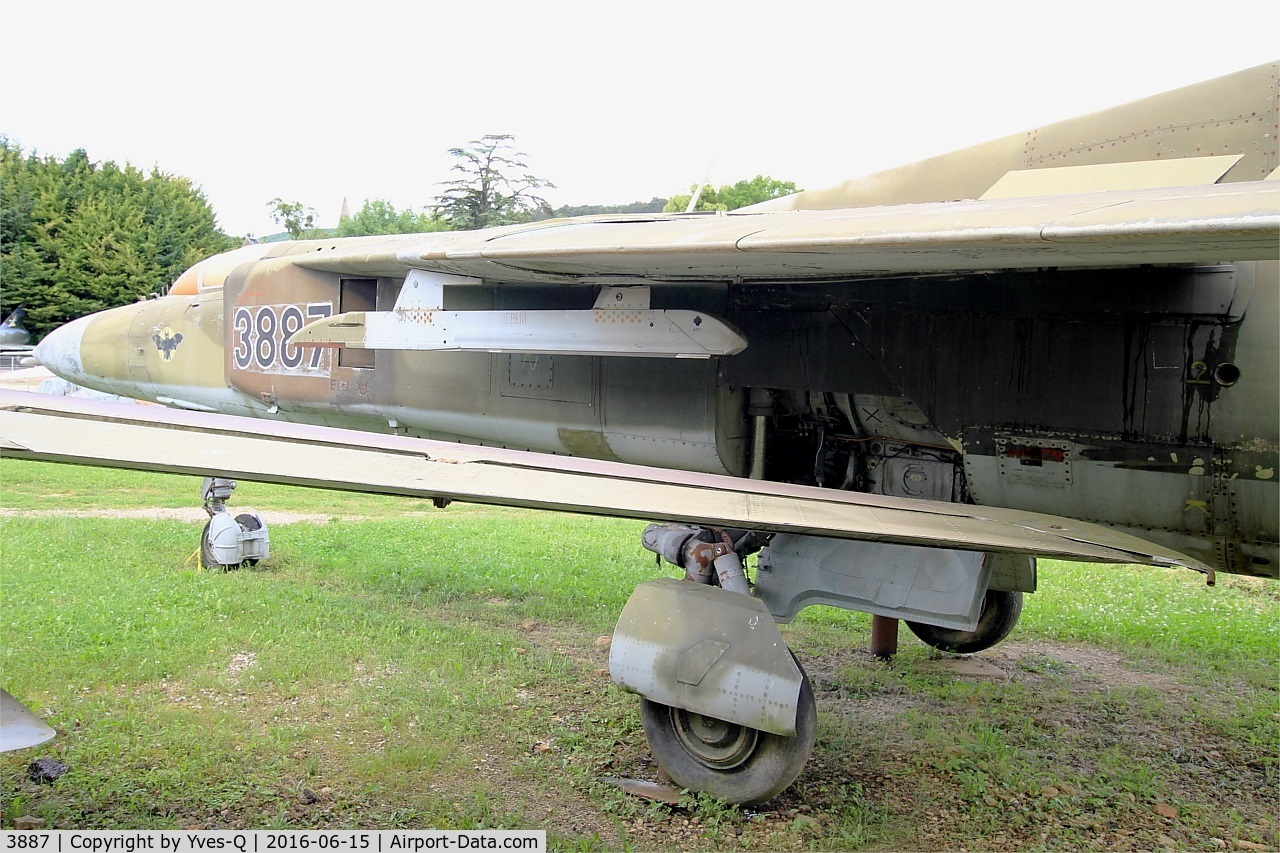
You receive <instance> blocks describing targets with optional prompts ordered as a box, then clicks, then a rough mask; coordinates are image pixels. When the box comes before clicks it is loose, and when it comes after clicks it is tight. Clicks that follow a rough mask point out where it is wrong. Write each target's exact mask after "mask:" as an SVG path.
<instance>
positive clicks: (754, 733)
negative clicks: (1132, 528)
mask: <svg viewBox="0 0 1280 853" xmlns="http://www.w3.org/2000/svg"><path fill="white" fill-rule="evenodd" d="M643 544H644V546H645V548H647V549H649V550H650V551H653V552H654V553H656V554H658V555H660V557H662V558H664V559H666V560H667V561H668V562H670V563H673V564H675V565H677V566H679V567H680V568H682V569H684V572H685V577H684V579H683V580H676V579H674V578H661V579H659V580H654V581H649V582H648V583H643V584H641V585H640V586H638V587H637V588H636V591H635V592H634V593H633V594H632V596H631V598H630V600H628V601H627V605H626V607H624V608H623V611H622V616H621V617H620V618H619V620H618V626H617V628H616V629H615V631H614V635H613V644H612V646H611V647H610V657H609V670H610V674H611V675H612V677H613V680H614V683H616V684H617V685H618V686H619V687H621V688H623V689H624V690H628V691H630V692H632V693H638V694H640V696H641V702H640V716H641V719H642V721H643V723H644V732H645V736H646V737H647V738H648V741H649V747H650V749H651V750H652V752H653V757H654V759H655V760H656V761H657V763H658V766H659V767H661V768H662V769H663V770H664V771H665V772H666V774H667V775H668V776H669V777H670V778H671V781H672V782H673V783H674V784H676V785H678V786H680V787H681V788H687V789H689V790H692V791H700V792H705V793H708V794H711V795H713V796H716V797H719V798H721V799H723V800H725V801H727V802H729V803H734V804H742V805H759V804H761V803H764V802H767V801H768V800H770V799H772V798H773V797H775V796H777V795H778V794H779V793H781V792H782V791H783V790H784V789H786V787H787V786H788V785H790V784H791V783H792V782H793V781H795V779H796V778H797V777H798V776H799V775H800V773H801V771H802V770H803V769H804V765H805V763H806V762H807V761H808V759H809V754H810V752H811V751H812V750H813V744H814V740H815V738H816V734H817V708H816V706H815V703H814V696H813V688H812V686H811V685H810V683H809V678H808V676H807V675H806V674H805V672H804V670H803V668H801V666H800V663H799V662H798V661H797V660H796V659H795V656H794V655H792V654H791V652H790V650H788V649H787V646H786V643H785V641H784V640H783V639H782V635H781V634H780V633H779V632H778V623H779V622H787V621H790V620H791V619H792V618H793V617H794V616H795V614H796V613H798V612H799V611H800V610H801V609H802V608H804V607H806V606H808V605H810V604H826V605H832V606H836V607H843V608H846V609H852V610H864V611H869V612H871V613H874V614H876V615H878V616H883V617H887V618H889V619H893V620H897V619H903V620H906V621H907V625H908V627H909V628H910V629H911V630H912V631H913V632H914V633H915V634H916V636H918V637H920V639H922V640H924V641H925V642H926V643H928V644H929V645H932V646H935V647H936V648H940V649H947V650H951V651H957V652H961V653H968V652H974V651H979V650H981V649H985V648H988V647H990V646H992V645H994V644H995V643H997V642H999V641H1000V640H1002V639H1004V637H1005V636H1007V635H1008V633H1009V631H1011V630H1012V629H1013V626H1014V624H1015V623H1016V622H1017V621H1018V616H1019V614H1020V613H1021V610H1022V593H1021V592H1013V591H1006V590H1004V589H993V588H992V586H993V585H996V586H1017V587H1022V588H1029V589H1034V561H1032V560H1030V559H1029V558H1016V557H1010V556H1009V555H999V554H983V553H980V552H964V551H952V550H946V549H935V548H921V547H917V546H901V545H890V544H887V543H877V542H856V541H849V540H833V539H824V538H819V537H812V536H802V535H796V534H777V535H775V536H773V537H772V538H771V539H770V540H769V543H768V546H767V548H764V549H763V550H762V547H763V543H762V542H761V541H760V539H759V538H757V536H756V535H755V534H754V533H751V532H748V531H741V530H722V529H719V528H701V527H692V526H686V525H678V524H665V525H657V524H654V525H650V526H649V527H648V528H647V529H646V530H645V532H644V537H643ZM756 551H762V553H761V554H760V558H759V561H758V563H757V572H756V584H755V585H754V586H753V585H752V584H750V583H749V582H748V581H747V578H746V575H745V573H744V572H743V566H742V558H743V557H744V556H746V555H748V554H751V553H755V552H756ZM895 624H896V623H895Z"/></svg>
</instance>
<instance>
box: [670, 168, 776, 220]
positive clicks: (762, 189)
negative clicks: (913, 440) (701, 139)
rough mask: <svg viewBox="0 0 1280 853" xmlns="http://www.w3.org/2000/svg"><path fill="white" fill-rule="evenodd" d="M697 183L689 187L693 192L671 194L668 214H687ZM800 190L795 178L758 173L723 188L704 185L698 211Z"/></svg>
mask: <svg viewBox="0 0 1280 853" xmlns="http://www.w3.org/2000/svg"><path fill="white" fill-rule="evenodd" d="M697 190H698V187H697V185H696V184H695V185H693V186H691V187H689V192H687V193H681V194H679V195H674V196H672V197H671V201H669V202H667V206H666V207H664V208H663V210H664V211H665V212H667V213H683V212H684V210H685V208H687V207H688V206H689V199H691V198H693V194H694V193H695V192H697ZM794 192H799V190H797V189H796V185H795V182H793V181H780V180H778V179H777V178H769V177H766V176H764V175H756V176H755V177H754V178H751V179H750V180H745V181H738V182H737V183H736V184H722V185H721V186H720V187H718V188H716V187H711V186H707V187H704V188H703V190H702V194H701V195H700V196H698V204H697V206H696V207H694V210H737V209H738V208H740V207H746V206H748V205H752V204H758V203H760V202H762V201H768V200H769V199H772V198H780V197H782V196H784V195H791V194H792V193H794Z"/></svg>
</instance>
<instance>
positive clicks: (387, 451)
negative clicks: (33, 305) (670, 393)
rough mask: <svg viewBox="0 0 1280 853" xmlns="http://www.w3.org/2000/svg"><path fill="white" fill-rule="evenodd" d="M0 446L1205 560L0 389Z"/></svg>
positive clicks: (930, 516) (774, 488)
mask: <svg viewBox="0 0 1280 853" xmlns="http://www.w3.org/2000/svg"><path fill="white" fill-rule="evenodd" d="M0 450H3V452H4V454H5V455H7V456H12V457H16V458H25V459H38V460H45V461H54V462H69V463H74V464H83V465H96V466H103V467H115V468H133V469H138V470H153V471H168V472H175V473H187V474H196V475H208V474H211V473H216V474H218V475H220V476H226V477H236V478H242V479H246V480H257V481H261V482H274V483H287V484H294V485H303V486H313V487H319V488H328V489H338V490H343V491H358V492H374V493H382V494H398V495H405V496H411V497H445V498H451V499H456V500H461V501H468V502H474V503H487V504H499V505H505V506H519V507H531V508H536V509H547V510H558V511H567V512H580V513H586V514H592V515H605V516H617V517H624V518H637V519H652V520H661V521H683V522H690V523H697V524H704V525H718V526H732V527H746V528H752V529H756V530H762V531H769V532H787V533H801V534H809V535H815V536H824V537H831V538H837V539H867V540H874V541H880V542H890V543H900V544H912V545H925V546H932V547H943V548H959V549H967V550H982V551H1000V552H1009V553H1020V554H1030V555H1034V556H1041V557H1058V558H1064V559H1070V560H1088V561H1099V562H1114V563H1145V564H1150V565H1164V566H1170V565H1181V566H1186V567H1188V568H1192V569H1195V570H1197V571H1201V572H1205V573H1206V574H1209V575H1210V577H1212V571H1211V570H1210V569H1209V568H1208V567H1207V566H1205V565H1203V564H1202V563H1199V562H1198V561H1195V560H1193V559H1191V558H1189V557H1186V556H1185V555H1182V554H1179V553H1177V552H1175V551H1171V550H1169V549H1166V548H1162V547H1160V546H1158V545H1155V544H1152V543H1150V542H1147V541H1145V540H1142V539H1138V538H1136V537H1134V536H1130V535H1128V534H1125V533H1121V532H1118V531H1114V530H1110V529H1107V528H1105V527H1101V526H1099V525H1095V524H1089V523H1086V522H1079V521H1073V520H1070V519H1065V518H1060V517H1057V516H1051V515H1045V514H1041V513H1033V512H1022V511H1018V510H1009V509H1001V508H996V507H978V506H971V505H963V504H948V503H937V502H932V501H915V500H906V499H901V498H892V497H884V496H878V495H867V494H860V493H853V492H838V491H832V490H826V489H818V488H812V487H805V486H794V485H786V484H780V483H770V482H763V481H757V480H744V479H740V478H735V477H725V476H716V475H709V474H689V473H682V472H675V471H670V470H666V469H657V468H647V467H643V466H638V465H625V464H621V463H611V462H599V461H591V460H582V459H572V458H565V457H560V456H555V457H552V456H548V455H545V454H537V453H527V452H521V451H513V450H497V449H492V448H478V447H467V446H461V445H457V444H452V443H448V442H437V441H429V440H425V439H415V438H405V437H399V436H383V435H375V434H370V433H366V432H355V431H349V430H340V429H333V428H327V427H308V426H299V425H296V424H287V423H278V422H268V421H248V420H246V419H243V418H235V417H230V416H225V415H206V414H200V413H193V412H183V411H175V410H170V409H162V408H158V407H150V406H133V405H120V404H111V403H96V402H91V401H85V400H75V399H70V398H60V397H47V396H45V395H38V394H29V393H24V392H0Z"/></svg>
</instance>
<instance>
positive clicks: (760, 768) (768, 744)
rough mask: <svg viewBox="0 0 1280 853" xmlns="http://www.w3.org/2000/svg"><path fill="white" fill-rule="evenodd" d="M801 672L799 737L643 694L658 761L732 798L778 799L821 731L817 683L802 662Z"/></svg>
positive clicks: (685, 782)
mask: <svg viewBox="0 0 1280 853" xmlns="http://www.w3.org/2000/svg"><path fill="white" fill-rule="evenodd" d="M799 665H800V664H799V662H797V663H796V666H799ZM800 676H801V682H800V701H799V705H798V708H797V713H796V734H795V737H783V736H782V735H775V734H771V733H770V732H763V731H760V730H759V729H753V728H749V727H747V726H742V725H738V724H737V723H729V722H726V721H724V720H717V719H715V718H714V717H706V716H703V715H702V714H697V713H694V712H693V711H686V710H684V709H683V708H673V707H671V706H670V705H662V704H659V703H657V702H652V701H650V700H648V699H641V700H640V719H641V721H642V722H643V723H644V734H645V737H646V738H648V740H649V749H651V750H652V751H653V757H654V759H655V760H656V761H657V762H658V766H659V767H661V768H662V769H663V770H665V771H666V772H667V775H668V776H670V777H671V781H672V782H674V783H675V784H676V785H679V786H680V787H681V788H688V789H689V790H691V791H705V792H706V793H708V794H711V795H712V796H714V797H719V798H720V799H722V800H725V801H726V802H728V803H732V804H737V805H748V806H753V805H759V804H760V803H764V802H767V801H768V800H771V799H773V798H774V797H775V796H777V795H778V794H780V793H782V791H783V790H784V789H785V788H786V787H787V786H788V785H790V784H791V783H792V782H794V781H795V779H796V777H797V776H799V775H800V771H801V770H803V769H804V765H805V762H807V761H808V760H809V753H810V752H812V751H813V742H814V740H815V739H816V737H817V734H818V710H817V705H816V704H815V703H814V700H813V687H812V686H810V684H809V676H808V675H806V674H805V672H804V669H803V667H802V668H801V669H800Z"/></svg>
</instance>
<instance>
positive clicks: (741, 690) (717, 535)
mask: <svg viewBox="0 0 1280 853" xmlns="http://www.w3.org/2000/svg"><path fill="white" fill-rule="evenodd" d="M644 545H645V547H646V548H648V549H649V550H651V551H654V552H656V553H658V554H660V555H662V556H664V557H666V558H667V559H668V560H669V561H671V562H673V563H675V564H676V565H679V566H680V567H682V568H684V570H685V580H675V579H673V578H663V579H660V580H656V581H650V582H649V583H645V584H641V585H640V586H639V587H638V588H637V589H636V591H635V593H634V594H633V595H632V597H631V599H630V600H629V601H628V602H627V606H626V607H625V608H624V609H623V611H622V616H621V618H620V619H619V621H618V627H617V629H616V630H615V632H614V637H613V644H612V646H611V647H610V660H609V667H610V671H611V673H612V675H613V679H614V681H615V682H616V683H617V684H618V685H619V686H621V687H622V688H623V689H626V690H630V691H632V692H635V693H639V694H640V695H641V697H642V699H641V703H640V716H641V719H642V721H643V723H644V731H645V736H646V738H648V741H649V747H650V749H651V750H652V751H653V757H654V760H656V761H657V763H658V766H659V767H661V768H662V769H663V770H664V771H665V772H666V773H667V775H668V776H670V778H671V781H672V782H673V783H675V784H676V785H678V786H680V787H682V788H688V789H690V790H693V791H703V792H706V793H709V794H711V795H713V796H716V797H719V798H721V799H723V800H726V801H727V802H729V803H735V804H743V805H758V804H760V803H764V802H766V801H768V800H770V799H772V798H773V797H775V796H776V795H777V794H779V793H781V792H782V791H783V790H784V789H785V788H786V787H787V786H788V785H790V784H791V783H792V782H793V781H794V780H795V779H796V777H797V776H799V775H800V772H801V771H802V770H803V769H804V765H805V763H806V762H807V761H808V760H809V754H810V752H812V750H813V744H814V740H815V738H816V736H817V727H818V714H817V706H816V704H815V703H814V698H813V688H812V686H811V685H810V684H809V678H808V676H807V675H806V674H805V672H804V670H803V669H802V668H801V667H800V664H799V662H798V661H797V660H796V659H795V656H794V655H792V654H791V652H790V651H789V650H788V649H787V647H786V643H785V642H784V641H783V639H782V636H781V635H780V634H779V633H778V628H777V625H776V624H775V623H774V620H773V617H772V616H771V615H770V614H769V611H768V610H767V609H766V608H765V606H764V603H763V602H762V601H760V599H758V598H755V597H754V596H752V595H751V594H750V587H749V585H748V583H747V579H746V576H745V574H744V573H743V570H742V556H743V555H744V554H747V553H751V552H753V551H756V550H759V547H760V546H759V544H758V543H757V540H756V538H755V536H754V535H753V534H751V533H746V532H744V531H733V530H719V529H713V530H707V529H703V528H696V527H685V526H681V525H650V527H649V528H648V529H647V530H645V534H644Z"/></svg>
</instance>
